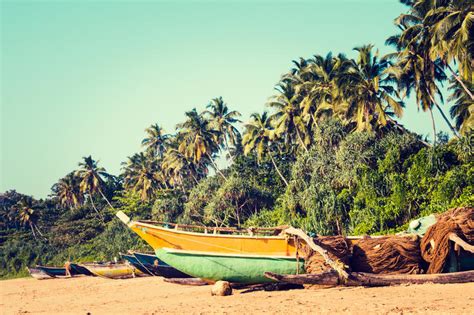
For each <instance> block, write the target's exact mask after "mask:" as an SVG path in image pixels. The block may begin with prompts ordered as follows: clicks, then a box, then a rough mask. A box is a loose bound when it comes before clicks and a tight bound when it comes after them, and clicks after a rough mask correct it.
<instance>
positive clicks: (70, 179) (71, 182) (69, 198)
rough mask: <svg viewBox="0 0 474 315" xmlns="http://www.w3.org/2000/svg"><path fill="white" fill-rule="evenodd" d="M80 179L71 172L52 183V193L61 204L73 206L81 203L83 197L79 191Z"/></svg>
mask: <svg viewBox="0 0 474 315" xmlns="http://www.w3.org/2000/svg"><path fill="white" fill-rule="evenodd" d="M79 185H80V179H79V178H78V177H77V176H76V175H75V174H74V172H71V173H69V174H67V175H66V176H65V177H64V178H61V179H60V180H59V181H58V182H57V183H56V184H54V185H53V187H52V191H53V195H54V196H55V197H56V198H57V199H58V201H59V203H60V204H61V205H62V206H65V207H69V208H75V207H78V206H79V205H81V204H82V202H83V197H82V195H81V191H80V187H79Z"/></svg>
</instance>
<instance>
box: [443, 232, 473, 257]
mask: <svg viewBox="0 0 474 315" xmlns="http://www.w3.org/2000/svg"><path fill="white" fill-rule="evenodd" d="M449 239H450V240H451V241H453V242H454V244H456V245H458V246H460V247H462V248H463V249H464V250H465V251H467V252H471V253H474V246H473V245H471V244H468V243H466V242H465V241H464V240H463V239H462V238H460V237H459V236H457V235H456V234H455V233H450V234H449Z"/></svg>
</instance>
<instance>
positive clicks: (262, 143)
mask: <svg viewBox="0 0 474 315" xmlns="http://www.w3.org/2000/svg"><path fill="white" fill-rule="evenodd" d="M250 119H251V120H250V122H248V123H246V124H245V132H244V136H243V138H242V145H243V146H244V154H245V155H248V154H249V153H250V152H251V151H254V152H255V153H256V155H257V159H258V160H261V159H262V157H263V156H264V155H265V154H268V156H270V159H271V161H272V163H273V166H274V167H275V170H276V172H277V173H278V175H279V176H280V178H281V179H282V180H283V182H284V183H285V185H286V186H288V181H287V180H286V178H285V177H284V176H283V174H282V173H281V171H280V169H279V168H278V166H277V164H276V162H275V158H274V157H273V154H272V141H273V140H274V139H275V130H274V128H273V126H272V121H271V118H270V116H269V115H268V113H267V112H263V114H262V115H260V114H258V113H254V114H252V115H251V116H250Z"/></svg>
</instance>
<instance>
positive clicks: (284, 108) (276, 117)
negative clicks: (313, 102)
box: [268, 83, 311, 152]
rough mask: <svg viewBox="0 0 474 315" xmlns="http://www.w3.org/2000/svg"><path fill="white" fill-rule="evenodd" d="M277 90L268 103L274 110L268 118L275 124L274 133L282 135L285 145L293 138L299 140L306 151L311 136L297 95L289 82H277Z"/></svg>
mask: <svg viewBox="0 0 474 315" xmlns="http://www.w3.org/2000/svg"><path fill="white" fill-rule="evenodd" d="M277 91H279V92H280V93H279V94H278V95H276V96H274V97H272V98H271V99H270V102H269V103H268V105H269V106H270V107H271V108H273V109H274V110H275V113H274V114H273V115H272V116H271V118H270V119H271V120H272V121H273V122H274V124H275V125H274V126H275V134H276V135H277V136H279V137H282V138H283V139H284V141H285V144H287V145H290V144H292V143H293V142H294V140H296V141H299V143H300V145H301V147H302V148H303V149H304V150H305V151H306V152H308V148H307V146H308V145H309V144H310V142H311V137H310V135H309V133H308V131H307V128H306V124H305V122H304V121H303V117H302V113H301V110H300V100H299V95H298V94H297V93H296V92H295V89H294V87H293V85H292V84H290V83H280V84H278V86H277Z"/></svg>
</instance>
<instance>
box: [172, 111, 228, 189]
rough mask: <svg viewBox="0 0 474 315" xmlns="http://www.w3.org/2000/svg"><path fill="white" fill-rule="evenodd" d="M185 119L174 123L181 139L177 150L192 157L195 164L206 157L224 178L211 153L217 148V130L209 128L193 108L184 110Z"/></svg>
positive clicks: (206, 122) (207, 123) (208, 124)
mask: <svg viewBox="0 0 474 315" xmlns="http://www.w3.org/2000/svg"><path fill="white" fill-rule="evenodd" d="M186 117H187V120H186V121H185V122H184V123H181V124H178V125H176V127H177V128H181V130H179V138H180V139H181V141H180V145H179V147H178V150H179V152H181V153H183V154H184V156H185V157H186V158H192V159H193V161H194V163H195V164H198V163H199V162H201V159H202V158H204V157H205V158H207V159H208V160H209V162H211V164H212V166H213V167H214V169H215V170H216V172H217V173H218V174H219V175H220V176H222V178H224V180H226V179H227V178H226V177H225V175H224V174H223V173H222V172H221V171H220V170H219V167H218V166H217V164H216V162H215V161H214V158H213V155H214V154H215V153H216V152H217V150H218V148H219V144H218V135H217V132H216V131H215V130H214V129H212V128H211V126H210V123H209V121H208V120H207V119H206V118H205V117H203V116H202V115H200V114H198V112H197V111H196V109H195V108H194V109H193V110H192V111H189V112H186Z"/></svg>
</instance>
